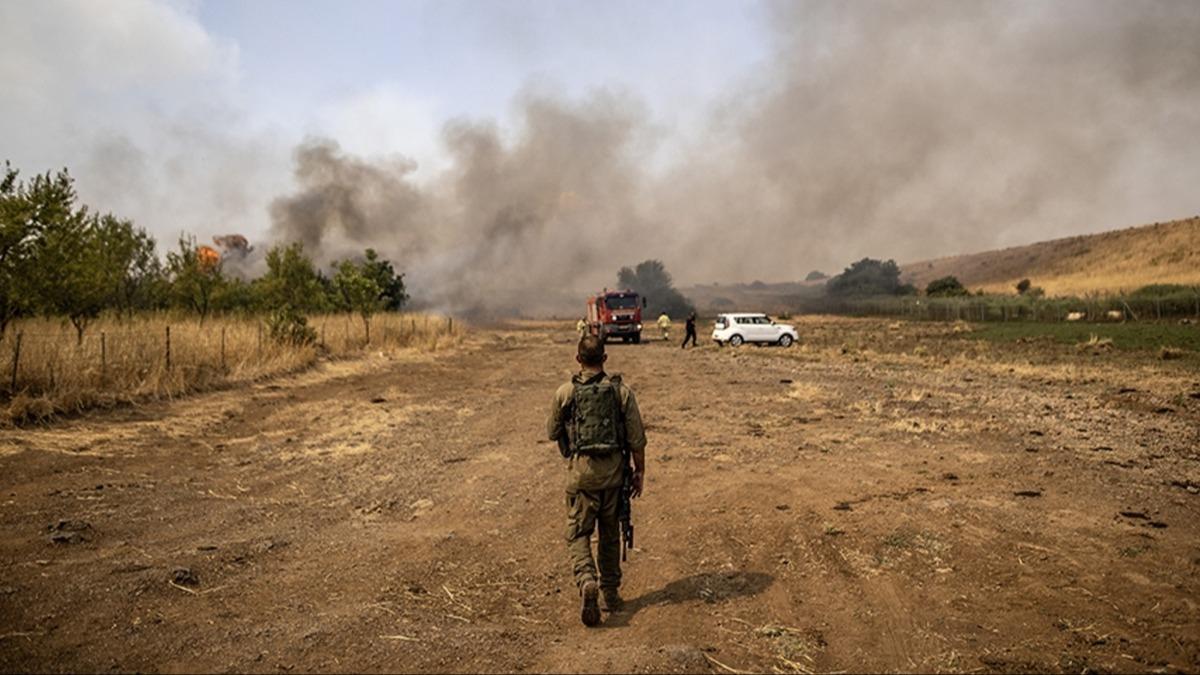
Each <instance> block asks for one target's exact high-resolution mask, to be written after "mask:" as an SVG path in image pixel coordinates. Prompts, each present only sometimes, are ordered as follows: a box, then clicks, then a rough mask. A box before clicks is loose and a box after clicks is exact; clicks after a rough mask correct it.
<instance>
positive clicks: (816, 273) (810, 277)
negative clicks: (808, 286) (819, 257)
mask: <svg viewBox="0 0 1200 675" xmlns="http://www.w3.org/2000/svg"><path fill="white" fill-rule="evenodd" d="M828 278H829V275H828V274H825V273H824V272H822V271H821V270H813V271H811V272H809V273H808V274H807V275H806V276H805V277H804V280H805V281H821V280H822V279H828Z"/></svg>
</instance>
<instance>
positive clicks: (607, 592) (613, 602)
mask: <svg viewBox="0 0 1200 675" xmlns="http://www.w3.org/2000/svg"><path fill="white" fill-rule="evenodd" d="M624 606H625V601H624V600H622V599H621V592H620V591H618V590H617V589H615V588H612V587H607V588H601V589H600V609H603V610H604V611H606V612H619V611H621V608H622V607H624Z"/></svg>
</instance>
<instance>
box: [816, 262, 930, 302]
mask: <svg viewBox="0 0 1200 675" xmlns="http://www.w3.org/2000/svg"><path fill="white" fill-rule="evenodd" d="M825 290H826V292H827V293H829V294H830V295H837V296H871V295H905V294H908V293H909V292H910V291H911V290H913V289H912V286H911V284H903V285H902V284H901V283H900V267H899V266H898V265H896V261H894V260H887V261H882V260H874V259H872V258H863V259H862V260H859V261H858V262H856V263H854V264H852V265H850V266H849V267H847V268H846V269H845V270H844V271H843V272H842V273H841V274H839V275H837V276H836V277H833V278H832V279H830V280H829V281H828V282H826V283H825Z"/></svg>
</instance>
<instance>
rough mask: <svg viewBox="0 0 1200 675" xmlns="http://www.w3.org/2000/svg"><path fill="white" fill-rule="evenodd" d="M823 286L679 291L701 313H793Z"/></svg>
mask: <svg viewBox="0 0 1200 675" xmlns="http://www.w3.org/2000/svg"><path fill="white" fill-rule="evenodd" d="M823 285H824V282H823V281H822V282H819V283H816V284H812V283H805V282H785V283H775V284H768V283H763V282H761V281H755V282H753V283H749V284H698V285H695V286H688V287H687V288H681V289H679V290H680V292H682V293H683V294H684V295H685V296H687V298H688V299H689V300H691V301H692V303H693V304H694V305H696V309H697V310H698V311H699V312H700V313H702V314H716V313H719V312H739V311H740V312H770V313H772V314H782V313H785V312H790V311H794V310H795V308H796V305H797V304H798V302H799V300H800V299H801V298H803V297H811V296H813V295H818V294H820V292H821V288H822V287H823Z"/></svg>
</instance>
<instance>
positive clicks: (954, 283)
mask: <svg viewBox="0 0 1200 675" xmlns="http://www.w3.org/2000/svg"><path fill="white" fill-rule="evenodd" d="M925 295H928V296H930V297H940V298H949V297H955V296H961V295H970V292H969V291H968V290H967V289H966V288H964V287H963V285H962V283H960V282H959V280H958V277H955V276H945V277H942V278H941V279H934V280H933V281H931V282H929V285H927V286H926V287H925Z"/></svg>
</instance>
